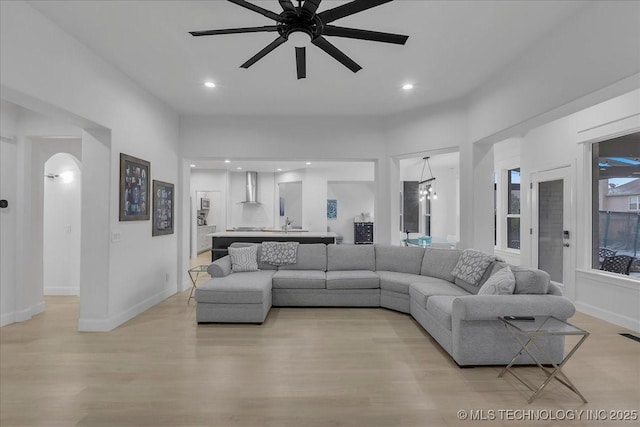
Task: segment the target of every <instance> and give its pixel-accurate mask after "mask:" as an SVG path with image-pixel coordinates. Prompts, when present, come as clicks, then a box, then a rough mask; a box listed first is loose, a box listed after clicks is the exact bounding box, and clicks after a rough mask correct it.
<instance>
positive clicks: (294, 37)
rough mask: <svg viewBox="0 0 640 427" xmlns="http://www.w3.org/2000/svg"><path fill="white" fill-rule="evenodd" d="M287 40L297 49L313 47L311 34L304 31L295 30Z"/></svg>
mask: <svg viewBox="0 0 640 427" xmlns="http://www.w3.org/2000/svg"><path fill="white" fill-rule="evenodd" d="M287 40H288V41H289V42H291V44H293V45H294V46H295V47H308V46H309V45H311V34H309V33H307V32H306V31H303V30H295V31H291V32H290V33H289V35H287Z"/></svg>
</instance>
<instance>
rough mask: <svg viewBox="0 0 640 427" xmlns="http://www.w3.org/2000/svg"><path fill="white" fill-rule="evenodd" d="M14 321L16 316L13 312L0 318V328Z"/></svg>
mask: <svg viewBox="0 0 640 427" xmlns="http://www.w3.org/2000/svg"><path fill="white" fill-rule="evenodd" d="M15 321H16V316H15V313H14V312H11V313H6V314H3V315H2V316H0V328H1V327H3V326H7V325H10V324H12V323H14V322H15Z"/></svg>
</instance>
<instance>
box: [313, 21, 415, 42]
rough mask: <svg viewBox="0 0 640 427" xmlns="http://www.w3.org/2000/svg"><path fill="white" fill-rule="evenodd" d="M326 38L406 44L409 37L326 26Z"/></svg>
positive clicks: (324, 29)
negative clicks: (334, 37)
mask: <svg viewBox="0 0 640 427" xmlns="http://www.w3.org/2000/svg"><path fill="white" fill-rule="evenodd" d="M322 34H323V35H325V36H336V37H348V38H350V39H359V40H371V41H374V42H383V43H394V44H405V43H406V42H407V39H408V38H409V36H402V35H400V34H391V33H381V32H378V31H369V30H359V29H357V28H345V27H336V26H334V25H325V26H324V27H323V30H322Z"/></svg>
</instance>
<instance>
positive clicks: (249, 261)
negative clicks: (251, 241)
mask: <svg viewBox="0 0 640 427" xmlns="http://www.w3.org/2000/svg"><path fill="white" fill-rule="evenodd" d="M229 257H230V258H231V271H233V272H234V273H241V272H246V271H258V246H256V245H251V246H246V247H243V248H231V247H230V248H229Z"/></svg>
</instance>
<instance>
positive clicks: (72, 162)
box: [42, 140, 82, 295]
mask: <svg viewBox="0 0 640 427" xmlns="http://www.w3.org/2000/svg"><path fill="white" fill-rule="evenodd" d="M77 144H80V141H79V140H78V142H77ZM81 186H82V175H81V163H80V161H79V160H78V158H77V157H75V156H73V155H72V154H69V153H57V154H54V155H53V156H51V157H50V158H49V159H48V160H47V161H46V162H45V164H44V205H43V238H42V242H43V257H42V259H43V293H44V295H80V246H81V233H80V231H81V224H82V221H81V219H82V218H81V215H82V209H81V197H80V193H81V188H82V187H81Z"/></svg>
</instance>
